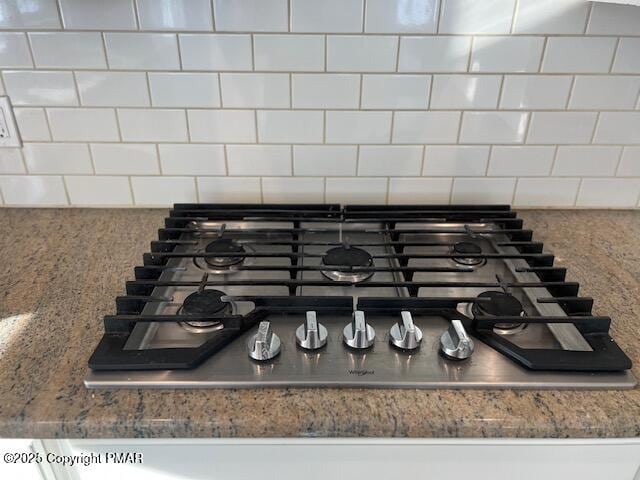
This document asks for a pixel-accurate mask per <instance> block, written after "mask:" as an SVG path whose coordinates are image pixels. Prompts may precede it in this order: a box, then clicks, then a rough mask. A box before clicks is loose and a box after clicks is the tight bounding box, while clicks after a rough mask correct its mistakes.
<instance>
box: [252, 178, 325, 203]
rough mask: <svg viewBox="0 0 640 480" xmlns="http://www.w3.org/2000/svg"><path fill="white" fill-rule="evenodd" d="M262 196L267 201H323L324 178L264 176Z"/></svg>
mask: <svg viewBox="0 0 640 480" xmlns="http://www.w3.org/2000/svg"><path fill="white" fill-rule="evenodd" d="M262 196H263V199H264V202H265V203H322V202H323V199H324V180H323V179H322V178H313V177H311V178H305V177H264V178H263V179H262Z"/></svg>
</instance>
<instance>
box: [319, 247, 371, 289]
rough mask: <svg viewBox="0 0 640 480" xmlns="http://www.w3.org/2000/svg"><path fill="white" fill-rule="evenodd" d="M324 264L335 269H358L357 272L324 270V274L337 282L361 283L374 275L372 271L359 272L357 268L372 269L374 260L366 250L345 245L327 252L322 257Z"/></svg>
mask: <svg viewBox="0 0 640 480" xmlns="http://www.w3.org/2000/svg"><path fill="white" fill-rule="evenodd" d="M322 264H323V265H326V266H333V267H356V271H336V270H322V274H323V275H324V276H325V277H327V278H328V279H330V280H334V281H337V282H353V283H360V282H363V281H365V280H366V279H368V278H370V277H371V276H372V275H373V272H371V271H364V272H363V271H360V272H359V271H357V267H364V268H366V267H372V266H373V258H372V257H371V255H370V254H369V252H367V251H366V250H363V249H361V248H358V247H351V246H349V245H343V246H341V247H334V248H331V249H329V250H327V253H325V254H324V256H323V257H322Z"/></svg>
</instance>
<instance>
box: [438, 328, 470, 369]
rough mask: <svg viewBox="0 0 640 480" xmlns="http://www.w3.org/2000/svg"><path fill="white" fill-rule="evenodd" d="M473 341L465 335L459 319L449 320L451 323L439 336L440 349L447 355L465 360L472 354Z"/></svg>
mask: <svg viewBox="0 0 640 480" xmlns="http://www.w3.org/2000/svg"><path fill="white" fill-rule="evenodd" d="M473 349H474V342H473V340H471V338H469V335H467V331H466V330H465V329H464V326H463V325H462V322H461V321H460V320H451V325H449V328H447V329H446V330H445V332H444V333H443V334H442V335H441V336H440V351H441V352H442V353H443V354H444V355H445V356H447V357H449V358H453V359H456V360H466V359H467V358H469V357H470V356H471V355H472V354H473Z"/></svg>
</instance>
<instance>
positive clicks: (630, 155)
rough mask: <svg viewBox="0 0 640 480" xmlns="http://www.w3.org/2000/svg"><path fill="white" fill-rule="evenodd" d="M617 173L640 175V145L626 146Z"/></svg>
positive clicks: (621, 174)
mask: <svg viewBox="0 0 640 480" xmlns="http://www.w3.org/2000/svg"><path fill="white" fill-rule="evenodd" d="M616 175H617V176H619V177H640V147H624V151H623V152H622V158H621V159H620V165H618V171H617V172H616Z"/></svg>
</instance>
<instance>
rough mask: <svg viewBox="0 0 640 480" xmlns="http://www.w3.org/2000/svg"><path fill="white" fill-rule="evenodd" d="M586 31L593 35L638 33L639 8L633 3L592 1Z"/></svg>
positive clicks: (639, 22)
mask: <svg viewBox="0 0 640 480" xmlns="http://www.w3.org/2000/svg"><path fill="white" fill-rule="evenodd" d="M587 33H589V34H594V35H640V9H638V8H637V7H636V6H635V5H611V4H607V3H594V4H593V11H592V12H591V18H590V19H589V26H588V27H587Z"/></svg>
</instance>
